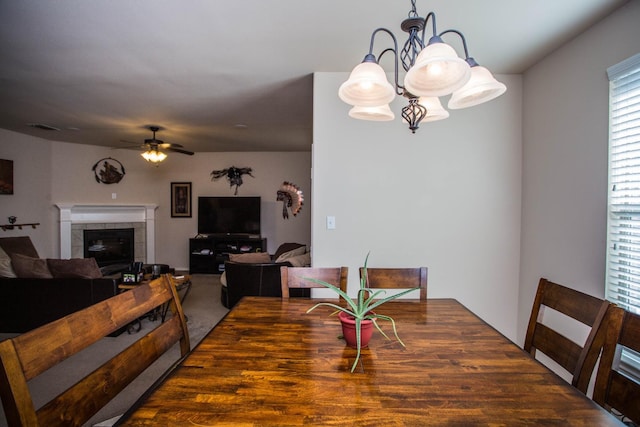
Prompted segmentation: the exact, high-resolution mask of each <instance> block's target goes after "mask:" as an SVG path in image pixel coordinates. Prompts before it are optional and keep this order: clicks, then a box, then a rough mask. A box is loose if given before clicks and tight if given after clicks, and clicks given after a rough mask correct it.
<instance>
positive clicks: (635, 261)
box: [606, 54, 640, 313]
mask: <svg viewBox="0 0 640 427" xmlns="http://www.w3.org/2000/svg"><path fill="white" fill-rule="evenodd" d="M607 74H608V76H609V105H610V109H609V204H608V211H609V218H608V232H607V239H608V241H607V246H608V251H607V277H606V296H607V299H609V300H610V301H612V302H615V303H616V304H618V305H620V306H622V307H624V308H625V309H627V310H629V311H632V312H635V313H640V54H638V55H635V56H633V57H631V58H629V59H627V60H625V61H623V62H621V63H620V64H617V65H615V66H613V67H611V68H609V69H608V70H607Z"/></svg>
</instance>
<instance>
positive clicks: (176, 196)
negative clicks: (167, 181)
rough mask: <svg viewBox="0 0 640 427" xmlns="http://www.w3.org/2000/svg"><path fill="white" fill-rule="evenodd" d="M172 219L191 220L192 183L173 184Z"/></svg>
mask: <svg viewBox="0 0 640 427" xmlns="http://www.w3.org/2000/svg"><path fill="white" fill-rule="evenodd" d="M171 217H172V218H191V183H190V182H172V183H171Z"/></svg>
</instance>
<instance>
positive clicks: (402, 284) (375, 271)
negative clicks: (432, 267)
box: [360, 267, 428, 301]
mask: <svg viewBox="0 0 640 427" xmlns="http://www.w3.org/2000/svg"><path fill="white" fill-rule="evenodd" d="M427 272H428V270H427V267H415V268H413V267H412V268H372V267H367V279H366V286H367V288H382V289H409V288H420V299H421V300H423V301H424V300H426V299H427ZM363 275H364V267H360V280H362V277H363ZM409 295H413V293H410V294H409Z"/></svg>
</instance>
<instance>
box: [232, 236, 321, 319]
mask: <svg viewBox="0 0 640 427" xmlns="http://www.w3.org/2000/svg"><path fill="white" fill-rule="evenodd" d="M310 263H311V258H310V254H309V252H307V250H306V245H303V244H299V243H283V244H282V245H280V247H278V249H277V250H276V252H275V253H274V254H273V255H269V254H267V253H261V252H255V253H246V254H229V260H228V261H225V263H224V265H225V271H224V273H223V274H222V276H221V277H220V281H221V283H222V290H221V295H220V298H221V301H222V305H224V306H225V307H227V308H232V307H233V306H234V305H236V304H237V303H238V301H240V299H241V298H242V297H244V296H270V297H280V296H282V287H281V284H280V283H281V281H280V267H282V266H287V267H293V266H296V267H304V266H308V265H310ZM309 294H310V292H309V290H308V289H292V290H291V294H290V296H292V297H308V296H309Z"/></svg>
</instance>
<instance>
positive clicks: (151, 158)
mask: <svg viewBox="0 0 640 427" xmlns="http://www.w3.org/2000/svg"><path fill="white" fill-rule="evenodd" d="M140 155H141V156H142V157H143V158H144V159H145V160H146V161H147V162H149V163H155V164H158V163H160V162H162V161H163V160H164V159H166V158H167V155H166V154H164V153H163V152H162V151H160V150H157V149H149V150H147V151H145V152H144V153H142V154H140Z"/></svg>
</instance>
